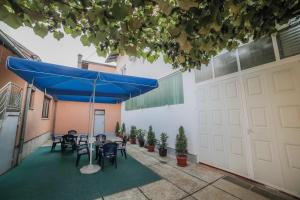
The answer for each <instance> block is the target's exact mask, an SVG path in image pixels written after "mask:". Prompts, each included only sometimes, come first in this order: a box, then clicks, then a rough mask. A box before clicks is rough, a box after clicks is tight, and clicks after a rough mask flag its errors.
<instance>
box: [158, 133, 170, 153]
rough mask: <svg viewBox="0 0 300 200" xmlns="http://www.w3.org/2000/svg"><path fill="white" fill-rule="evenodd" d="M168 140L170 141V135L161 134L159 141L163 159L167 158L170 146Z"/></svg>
mask: <svg viewBox="0 0 300 200" xmlns="http://www.w3.org/2000/svg"><path fill="white" fill-rule="evenodd" d="M167 140H168V135H167V134H166V133H161V134H160V141H159V155H160V156H161V157H166V156H167V145H168V144H167Z"/></svg>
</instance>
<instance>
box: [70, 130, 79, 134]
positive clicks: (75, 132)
mask: <svg viewBox="0 0 300 200" xmlns="http://www.w3.org/2000/svg"><path fill="white" fill-rule="evenodd" d="M76 134H77V131H76V130H68V135H76Z"/></svg>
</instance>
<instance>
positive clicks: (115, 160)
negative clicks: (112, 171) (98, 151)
mask: <svg viewBox="0 0 300 200" xmlns="http://www.w3.org/2000/svg"><path fill="white" fill-rule="evenodd" d="M114 162H115V168H117V157H115V159H114Z"/></svg>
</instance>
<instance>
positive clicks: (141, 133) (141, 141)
mask: <svg viewBox="0 0 300 200" xmlns="http://www.w3.org/2000/svg"><path fill="white" fill-rule="evenodd" d="M144 137H145V131H144V130H142V129H138V130H137V139H138V141H139V145H140V147H143V146H144V145H145V138H144Z"/></svg>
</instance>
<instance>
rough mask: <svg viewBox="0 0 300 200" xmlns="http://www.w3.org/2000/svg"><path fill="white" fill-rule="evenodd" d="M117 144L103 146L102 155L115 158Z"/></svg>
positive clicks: (111, 143)
mask: <svg viewBox="0 0 300 200" xmlns="http://www.w3.org/2000/svg"><path fill="white" fill-rule="evenodd" d="M117 150H118V144H117V143H115V142H110V143H106V144H104V145H103V155H104V156H105V157H106V156H117Z"/></svg>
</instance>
